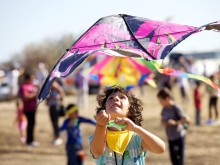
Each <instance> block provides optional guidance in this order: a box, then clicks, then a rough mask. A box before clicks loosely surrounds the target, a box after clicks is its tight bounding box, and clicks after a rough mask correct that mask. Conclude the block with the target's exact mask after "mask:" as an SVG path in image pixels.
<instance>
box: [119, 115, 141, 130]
mask: <svg viewBox="0 0 220 165" xmlns="http://www.w3.org/2000/svg"><path fill="white" fill-rule="evenodd" d="M115 123H116V124H120V125H127V126H126V127H125V128H123V129H125V130H129V131H134V132H135V129H136V127H137V125H136V124H135V123H134V122H133V121H131V120H130V119H128V118H126V117H124V118H120V117H116V118H115ZM123 129H122V130H123Z"/></svg>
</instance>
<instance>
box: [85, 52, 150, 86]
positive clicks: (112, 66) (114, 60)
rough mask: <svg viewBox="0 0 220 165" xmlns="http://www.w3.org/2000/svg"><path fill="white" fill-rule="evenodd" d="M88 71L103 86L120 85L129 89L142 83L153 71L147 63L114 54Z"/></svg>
mask: <svg viewBox="0 0 220 165" xmlns="http://www.w3.org/2000/svg"><path fill="white" fill-rule="evenodd" d="M87 72H88V74H89V75H90V77H91V78H93V79H94V80H95V81H96V82H98V83H99V84H101V85H102V86H111V85H120V86H123V87H125V88H126V89H128V90H129V89H131V88H133V87H135V86H137V85H140V84H142V83H143V82H144V80H145V78H146V77H147V76H148V75H149V74H150V73H152V71H151V70H150V69H148V68H147V67H146V66H145V65H143V64H141V63H138V62H137V61H135V60H134V59H132V58H129V57H124V58H120V57H112V56H107V57H106V58H104V59H103V60H101V61H100V62H98V63H97V64H95V65H94V66H92V67H91V68H90V69H89V70H87Z"/></svg>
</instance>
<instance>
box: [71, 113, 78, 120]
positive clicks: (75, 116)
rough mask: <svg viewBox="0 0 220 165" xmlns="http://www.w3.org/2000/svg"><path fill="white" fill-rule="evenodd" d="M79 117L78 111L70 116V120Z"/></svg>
mask: <svg viewBox="0 0 220 165" xmlns="http://www.w3.org/2000/svg"><path fill="white" fill-rule="evenodd" d="M77 117H78V111H76V112H73V113H71V114H69V119H75V118H77Z"/></svg>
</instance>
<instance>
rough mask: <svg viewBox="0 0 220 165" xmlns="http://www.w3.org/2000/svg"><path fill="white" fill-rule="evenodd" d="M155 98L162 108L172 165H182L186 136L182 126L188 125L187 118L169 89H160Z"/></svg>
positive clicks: (163, 123)
mask: <svg viewBox="0 0 220 165" xmlns="http://www.w3.org/2000/svg"><path fill="white" fill-rule="evenodd" d="M157 97H158V99H159V101H160V104H161V105H162V106H163V109H162V112H161V116H162V125H164V126H165V128H166V134H167V138H168V142H169V150H170V158H171V161H172V164H173V165H184V148H185V135H186V130H185V129H184V124H185V125H186V124H188V123H189V121H190V120H189V117H188V116H187V115H186V113H185V111H184V110H183V109H182V108H181V107H180V106H178V105H176V104H175V102H174V101H173V99H172V96H171V94H170V90H169V89H167V88H164V89H161V90H160V91H159V92H158V94H157Z"/></svg>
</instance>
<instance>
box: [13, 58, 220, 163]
mask: <svg viewBox="0 0 220 165" xmlns="http://www.w3.org/2000/svg"><path fill="white" fill-rule="evenodd" d="M165 67H171V68H175V69H178V70H181V71H183V72H189V73H192V70H193V69H192V68H193V61H191V60H189V61H187V60H186V59H185V58H183V57H182V56H181V57H180V58H179V59H178V61H173V60H172V59H171V60H170V62H169V64H168V65H167V66H165ZM155 74H156V81H157V84H158V94H157V98H158V100H159V102H160V104H161V105H162V111H161V123H162V125H163V126H164V127H165V130H166V135H167V140H168V144H169V152H170V159H171V162H172V164H173V165H183V164H184V149H185V136H186V132H187V131H186V130H187V128H188V126H189V123H190V122H191V121H192V120H190V118H189V116H188V115H187V113H186V111H185V110H184V108H183V107H181V106H180V105H178V104H176V103H175V98H173V93H172V87H173V85H174V83H178V85H179V89H180V91H179V92H180V95H181V98H182V102H183V103H184V102H185V103H186V102H188V101H189V92H188V91H187V90H189V89H190V90H193V99H194V103H193V105H194V107H195V124H196V125H198V126H199V125H201V124H202V121H201V110H202V109H203V108H204V107H202V98H203V97H204V94H203V92H202V91H201V81H196V80H189V79H186V78H173V77H169V76H167V75H163V74H160V73H155ZM204 74H206V73H204ZM11 75H14V76H13V79H14V80H13V82H11V83H13V84H16V85H12V86H13V89H11V93H10V98H15V99H16V107H17V111H16V113H17V118H16V121H17V123H18V128H19V131H20V141H21V142H22V143H24V144H26V145H27V146H39V145H40V143H39V142H37V141H35V138H34V137H35V136H34V128H35V118H36V111H37V108H36V101H37V96H38V94H39V90H40V89H41V85H42V84H43V82H44V80H45V78H46V77H47V75H48V71H47V70H46V68H45V65H44V64H43V63H39V65H38V70H37V71H36V73H35V74H34V75H33V74H29V73H27V72H26V71H25V69H24V68H20V69H19V70H17V71H15V70H13V71H12V73H11ZM74 79H75V81H74V85H75V88H76V89H77V94H76V96H77V102H76V104H75V103H70V104H69V105H68V106H67V107H65V106H64V104H63V100H64V98H65V91H64V84H63V82H62V81H61V80H60V79H55V81H54V82H53V84H52V87H51V91H50V94H49V96H48V97H47V99H46V100H47V101H46V103H47V105H48V109H49V116H50V119H51V124H52V129H53V137H52V142H51V143H52V144H53V145H61V144H62V143H63V141H62V138H61V137H60V134H61V132H62V131H64V130H65V131H66V133H67V140H66V153H67V162H68V163H67V164H68V165H73V164H76V165H78V164H79V165H82V164H83V162H84V158H85V154H84V152H83V145H82V134H81V131H80V124H81V123H89V124H92V125H94V126H95V132H94V135H92V136H91V137H90V138H89V141H90V146H91V148H90V151H91V155H92V157H93V158H94V159H95V162H96V164H107V163H114V162H116V164H121V163H122V164H123V163H125V164H128V163H131V162H135V163H139V164H144V157H145V156H146V153H147V152H148V151H149V152H153V153H163V152H164V150H165V144H164V142H163V141H162V140H161V139H160V138H159V137H157V136H156V135H154V134H152V133H150V132H148V131H147V130H145V129H143V128H142V127H141V125H142V121H143V119H142V110H143V107H142V101H141V100H140V99H138V98H137V97H136V96H135V95H133V94H132V93H131V92H128V91H126V90H125V89H124V88H122V87H120V86H112V87H110V88H106V89H104V93H100V94H99V95H98V96H97V104H98V107H97V109H96V116H95V120H93V119H88V118H85V117H83V116H79V114H78V112H79V110H84V111H86V110H88V81H89V78H88V75H86V74H85V73H84V72H83V71H82V69H79V70H78V71H77V72H76V74H75V78H74ZM210 80H211V81H212V82H214V83H215V84H217V85H218V84H219V82H220V74H219V73H216V74H213V75H211V76H210ZM206 90H207V92H208V93H209V107H208V117H207V124H211V123H213V122H215V121H217V120H218V106H217V103H218V93H217V91H216V90H215V89H213V88H212V87H210V86H208V85H207V87H206ZM213 109H214V114H215V115H213ZM60 116H65V117H66V119H65V120H64V122H63V124H62V125H61V126H60V125H59V117H60ZM214 116H215V117H214ZM111 120H114V123H115V124H116V125H117V124H119V125H125V128H122V131H120V130H118V129H117V128H116V127H111V126H109V122H110V121H111ZM191 123H192V122H191ZM132 153H135V154H132Z"/></svg>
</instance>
